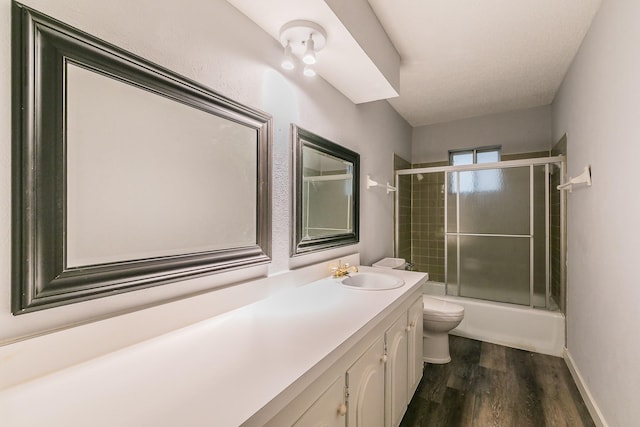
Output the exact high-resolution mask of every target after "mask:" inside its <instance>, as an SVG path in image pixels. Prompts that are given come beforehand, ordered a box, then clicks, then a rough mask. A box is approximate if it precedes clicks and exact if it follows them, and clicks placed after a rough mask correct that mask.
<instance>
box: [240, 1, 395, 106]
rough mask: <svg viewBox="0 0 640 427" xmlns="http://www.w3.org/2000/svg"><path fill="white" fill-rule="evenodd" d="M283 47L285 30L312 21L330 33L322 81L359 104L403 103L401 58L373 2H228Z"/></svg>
mask: <svg viewBox="0 0 640 427" xmlns="http://www.w3.org/2000/svg"><path fill="white" fill-rule="evenodd" d="M227 1H228V2H229V3H230V4H231V5H233V6H234V7H235V8H236V9H238V10H239V11H240V12H242V13H243V14H244V15H246V16H247V17H248V18H249V19H251V20H252V21H253V22H255V23H256V24H257V25H258V26H260V27H261V28H262V29H263V30H264V31H265V32H266V33H267V34H269V35H270V36H271V37H273V38H274V39H275V40H277V41H278V43H280V42H279V34H280V28H281V27H282V25H283V24H285V23H287V22H290V21H294V20H300V19H302V20H309V21H313V22H315V23H317V24H319V25H321V26H322V27H323V28H324V29H325V30H326V32H327V43H326V46H325V47H324V48H323V49H322V50H321V51H320V52H318V53H317V57H318V62H317V64H316V65H315V66H314V67H315V69H316V71H317V73H318V75H319V76H321V77H322V78H323V79H324V80H326V81H327V82H328V83H329V84H331V85H332V86H333V87H335V88H336V89H337V90H339V91H340V92H342V93H343V94H344V95H345V96H346V97H347V98H349V99H350V100H351V101H352V102H353V103H355V104H361V103H364V102H371V101H377V100H381V99H389V98H393V97H397V96H398V94H399V91H400V55H399V54H398V52H397V51H396V49H395V48H394V46H393V44H392V43H391V41H390V40H389V38H388V37H387V34H386V32H385V30H384V29H383V28H382V26H381V25H380V22H379V21H378V18H377V17H376V15H375V13H374V12H373V10H372V9H371V7H370V5H369V3H368V2H367V0H350V1H341V0H326V1H325V0H261V1H255V0H227Z"/></svg>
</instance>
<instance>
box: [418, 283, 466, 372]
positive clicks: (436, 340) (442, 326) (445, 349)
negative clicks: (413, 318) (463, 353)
mask: <svg viewBox="0 0 640 427" xmlns="http://www.w3.org/2000/svg"><path fill="white" fill-rule="evenodd" d="M422 301H423V303H424V313H423V325H424V328H423V332H422V349H423V359H424V361H425V362H428V363H449V362H450V361H451V356H450V355H449V331H450V330H452V329H453V328H455V327H456V326H458V325H459V324H460V322H462V319H463V318H464V307H462V306H461V305H458V304H453V303H451V302H449V301H445V300H441V299H437V298H433V297H429V296H426V295H423V296H422Z"/></svg>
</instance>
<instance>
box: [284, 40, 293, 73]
mask: <svg viewBox="0 0 640 427" xmlns="http://www.w3.org/2000/svg"><path fill="white" fill-rule="evenodd" d="M281 65H282V68H284V69H285V70H293V69H294V68H296V64H295V62H293V53H292V52H291V44H290V43H289V42H287V45H286V46H285V47H284V58H282V63H281Z"/></svg>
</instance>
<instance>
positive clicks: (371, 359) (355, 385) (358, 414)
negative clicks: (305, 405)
mask: <svg viewBox="0 0 640 427" xmlns="http://www.w3.org/2000/svg"><path fill="white" fill-rule="evenodd" d="M384 347H385V345H384V341H383V339H382V337H380V338H378V339H377V340H376V341H375V342H374V343H373V345H372V346H371V347H369V349H368V350H367V351H366V353H364V354H363V355H362V356H361V357H360V358H359V359H358V360H357V361H356V362H355V363H354V364H353V365H352V366H351V367H350V368H349V370H348V371H347V392H348V396H347V397H348V408H347V419H348V426H349V427H383V426H384V388H385V387H384V386H385V377H384V372H385V360H386V356H385V352H384Z"/></svg>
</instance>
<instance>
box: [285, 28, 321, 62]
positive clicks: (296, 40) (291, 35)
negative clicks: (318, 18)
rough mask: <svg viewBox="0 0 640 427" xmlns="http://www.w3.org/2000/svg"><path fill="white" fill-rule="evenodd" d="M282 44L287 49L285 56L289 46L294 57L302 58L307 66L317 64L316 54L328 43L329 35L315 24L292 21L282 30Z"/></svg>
mask: <svg viewBox="0 0 640 427" xmlns="http://www.w3.org/2000/svg"><path fill="white" fill-rule="evenodd" d="M280 43H282V46H284V47H285V56H286V52H287V46H289V47H290V48H291V53H292V55H295V56H297V57H299V58H302V61H303V62H304V63H305V64H308V65H310V64H315V63H316V53H317V52H318V51H319V50H321V49H322V48H323V47H324V46H325V44H326V43H327V33H326V32H325V30H324V28H322V27H321V26H320V25H318V24H316V23H315V22H311V21H305V20H296V21H291V22H287V23H286V24H284V25H283V26H282V28H281V29H280ZM283 67H284V62H283Z"/></svg>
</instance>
